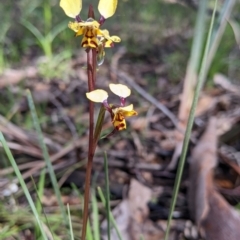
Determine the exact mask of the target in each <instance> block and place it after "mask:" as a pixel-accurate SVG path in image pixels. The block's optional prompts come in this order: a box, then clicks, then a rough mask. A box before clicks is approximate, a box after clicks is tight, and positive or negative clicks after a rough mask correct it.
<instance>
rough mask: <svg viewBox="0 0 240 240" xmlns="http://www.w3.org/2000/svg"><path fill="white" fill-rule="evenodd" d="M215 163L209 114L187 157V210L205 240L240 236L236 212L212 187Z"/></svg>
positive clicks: (213, 123) (212, 122)
mask: <svg viewBox="0 0 240 240" xmlns="http://www.w3.org/2000/svg"><path fill="white" fill-rule="evenodd" d="M216 164H217V134H216V119H215V118H211V119H210V121H209V124H208V127H207V129H206V132H205V133H204V135H203V136H202V138H201V140H200V141H199V143H198V145H197V146H196V147H195V149H194V151H193V153H192V158H191V161H190V186H189V209H190V214H191V216H192V218H193V220H194V221H195V223H196V225H197V227H198V228H199V230H200V233H201V235H202V236H203V237H204V238H205V239H206V240H215V239H216V240H226V239H228V240H236V239H240V228H239V225H240V215H239V214H238V212H237V211H236V210H235V209H234V208H233V207H231V206H230V205H229V204H228V203H227V201H226V200H225V199H224V198H223V197H222V196H221V195H220V194H219V193H218V192H217V191H216V190H215V187H214V184H213V170H214V167H215V166H216Z"/></svg>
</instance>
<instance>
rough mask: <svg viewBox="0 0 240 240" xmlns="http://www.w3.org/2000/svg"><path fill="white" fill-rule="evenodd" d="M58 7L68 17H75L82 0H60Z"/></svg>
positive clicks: (80, 7) (80, 8)
mask: <svg viewBox="0 0 240 240" xmlns="http://www.w3.org/2000/svg"><path fill="white" fill-rule="evenodd" d="M60 7H61V8H62V9H63V10H64V12H65V14H66V15H67V16H68V17H71V18H75V17H76V16H77V15H78V14H79V13H80V11H81V10H82V0H61V1H60Z"/></svg>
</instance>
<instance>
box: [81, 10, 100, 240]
mask: <svg viewBox="0 0 240 240" xmlns="http://www.w3.org/2000/svg"><path fill="white" fill-rule="evenodd" d="M88 17H89V18H90V17H91V18H94V12H93V8H92V6H91V5H90V6H89V11H88ZM96 59H97V53H96V49H93V48H90V49H87V74H88V90H89V92H91V91H93V90H94V88H95V81H96ZM93 136H94V103H93V102H91V101H89V141H88V162H87V169H86V180H85V192H84V208H83V226H82V240H85V238H86V229H87V221H88V203H89V195H90V184H91V173H92V165H93V156H94V152H95V147H94V138H93Z"/></svg>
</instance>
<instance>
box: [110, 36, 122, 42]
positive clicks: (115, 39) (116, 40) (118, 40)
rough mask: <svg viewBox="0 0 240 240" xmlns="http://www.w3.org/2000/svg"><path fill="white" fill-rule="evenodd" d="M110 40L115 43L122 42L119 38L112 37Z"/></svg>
mask: <svg viewBox="0 0 240 240" xmlns="http://www.w3.org/2000/svg"><path fill="white" fill-rule="evenodd" d="M110 38H111V40H112V41H113V42H121V38H120V37H118V36H111V37H110Z"/></svg>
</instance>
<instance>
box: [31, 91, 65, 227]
mask: <svg viewBox="0 0 240 240" xmlns="http://www.w3.org/2000/svg"><path fill="white" fill-rule="evenodd" d="M27 99H28V104H29V108H30V111H31V115H32V119H33V124H34V127H35V129H36V131H37V135H38V141H39V145H40V147H41V149H42V153H43V158H44V160H45V163H46V165H47V168H48V171H49V175H50V179H51V182H52V186H53V189H54V192H55V194H56V197H57V201H58V204H59V206H60V209H61V213H62V217H63V222H64V223H65V225H66V226H68V220H67V215H66V212H65V208H64V205H63V203H62V198H61V193H60V190H59V187H58V183H57V179H56V175H55V172H54V169H53V166H52V163H51V160H50V157H49V154H48V150H47V147H46V144H45V143H44V138H43V134H42V130H41V127H40V124H39V120H38V117H37V113H36V109H35V105H34V102H33V99H32V95H31V92H30V91H29V90H27Z"/></svg>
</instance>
